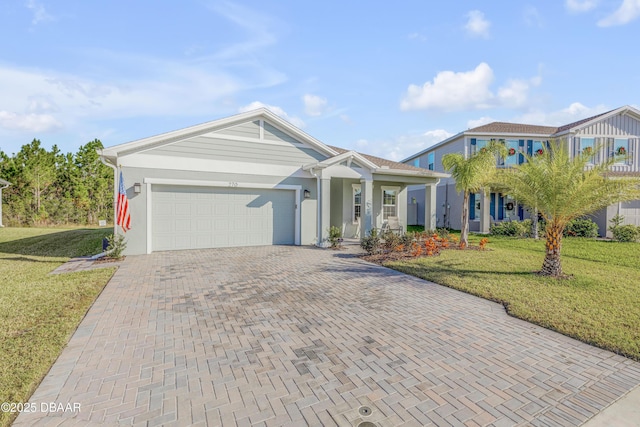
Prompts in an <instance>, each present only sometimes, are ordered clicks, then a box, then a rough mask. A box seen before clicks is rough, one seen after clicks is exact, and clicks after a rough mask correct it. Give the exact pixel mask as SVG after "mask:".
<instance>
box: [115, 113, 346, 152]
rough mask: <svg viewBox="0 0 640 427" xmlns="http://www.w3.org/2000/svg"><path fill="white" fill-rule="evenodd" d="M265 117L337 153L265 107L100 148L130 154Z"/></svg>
mask: <svg viewBox="0 0 640 427" xmlns="http://www.w3.org/2000/svg"><path fill="white" fill-rule="evenodd" d="M264 118H266V119H267V120H268V121H269V122H270V123H271V124H272V125H274V126H275V127H276V128H279V129H280V130H282V131H283V132H285V133H287V134H289V135H291V136H294V137H295V139H299V140H300V141H301V142H304V143H307V144H309V145H310V146H312V147H313V148H314V149H317V150H319V151H320V152H322V153H323V154H326V155H329V156H334V155H336V154H338V153H337V152H336V151H335V150H334V149H332V148H330V147H329V146H327V145H325V144H323V143H322V142H320V141H319V140H317V139H315V138H314V137H312V136H311V135H308V134H307V133H305V132H304V131H302V130H301V129H298V128H297V127H296V126H294V125H293V124H291V123H289V122H287V121H286V120H284V119H283V118H281V117H279V116H278V115H276V114H275V113H272V112H271V111H269V110H268V109H266V108H259V109H256V110H251V111H247V112H245V113H240V114H236V115H233V116H230V117H225V118H221V119H218V120H213V121H210V122H206V123H202V124H199V125H195V126H191V127H187V128H183V129H179V130H175V131H171V132H166V133H163V134H160V135H155V136H151V137H148V138H143V139H139V140H136V141H131V142H125V143H123V144H119V145H114V146H112V147H108V148H105V149H103V150H102V155H104V156H111V157H117V156H118V155H121V154H130V153H134V152H137V151H140V150H143V149H144V148H145V147H147V146H158V145H163V144H165V143H166V144H169V143H171V142H175V141H178V140H182V139H187V138H191V137H194V136H198V135H202V134H206V133H210V132H215V131H217V130H221V129H224V128H227V127H231V126H234V125H237V124H240V123H242V122H245V121H248V120H253V119H264Z"/></svg>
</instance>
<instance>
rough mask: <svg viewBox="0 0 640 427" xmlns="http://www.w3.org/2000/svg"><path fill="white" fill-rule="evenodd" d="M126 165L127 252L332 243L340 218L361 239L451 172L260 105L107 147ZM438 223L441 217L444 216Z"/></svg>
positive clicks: (430, 202) (430, 192)
mask: <svg viewBox="0 0 640 427" xmlns="http://www.w3.org/2000/svg"><path fill="white" fill-rule="evenodd" d="M99 154H100V156H101V158H102V160H103V162H104V163H106V164H108V165H110V166H111V167H113V168H114V184H115V185H114V187H115V189H114V193H115V194H114V200H115V199H116V198H117V193H118V176H119V175H120V172H122V176H123V178H124V179H123V180H124V182H125V184H126V194H127V197H128V200H129V206H130V213H131V230H129V231H128V232H126V241H127V248H126V251H125V253H126V254H144V253H151V252H155V251H164V250H176V249H196V248H217V247H231V246H257V245H276V244H287V245H309V244H315V245H320V246H325V245H326V244H327V238H328V232H329V227H330V226H337V227H339V228H340V229H341V231H342V233H343V236H344V237H347V238H354V237H355V238H357V237H359V236H364V235H366V234H367V233H368V232H369V230H371V229H372V228H379V227H381V226H382V225H383V223H384V222H385V221H387V219H388V218H389V217H397V218H398V221H399V223H400V224H401V225H402V226H404V227H406V225H407V208H408V206H407V187H408V186H409V185H419V186H420V188H422V192H423V199H424V200H427V203H426V204H425V205H423V206H424V207H423V209H424V210H425V212H422V217H426V218H427V219H428V220H427V222H429V221H432V220H433V221H435V208H436V206H435V187H436V185H437V184H438V181H439V180H440V179H441V178H445V177H447V176H448V175H447V174H444V173H439V172H434V171H429V170H425V169H422V168H417V167H414V166H411V165H406V164H403V163H398V162H392V161H389V160H385V159H381V158H378V157H373V156H368V155H365V154H361V153H358V152H355V151H350V150H344V149H340V148H338V147H334V146H330V145H326V144H324V143H322V142H320V141H318V140H317V139H315V138H313V137H312V136H310V135H308V134H306V133H305V132H303V131H302V130H300V129H298V128H297V127H295V126H293V125H292V124H291V123H289V122H288V121H286V120H284V119H282V118H280V117H279V116H277V115H276V114H274V113H272V112H271V111H269V110H267V109H258V110H254V111H249V112H246V113H242V114H238V115H234V116H231V117H227V118H223V119H220V120H215V121H211V122H208V123H204V124H200V125H196V126H192V127H189V128H186V129H181V130H177V131H173V132H169V133H165V134H161V135H157V136H152V137H149V138H144V139H141V140H138V141H133V142H128V143H125V144H121V145H116V146H113V147H108V148H105V149H103V150H101V151H100V153H99ZM434 224H435V222H434Z"/></svg>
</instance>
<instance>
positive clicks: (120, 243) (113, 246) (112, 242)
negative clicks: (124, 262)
mask: <svg viewBox="0 0 640 427" xmlns="http://www.w3.org/2000/svg"><path fill="white" fill-rule="evenodd" d="M107 240H108V241H109V245H108V246H107V252H109V257H111V258H115V259H118V258H122V252H124V250H125V249H126V248H127V242H125V240H124V236H123V235H122V234H112V235H110V236H109V237H107Z"/></svg>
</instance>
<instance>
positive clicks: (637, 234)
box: [611, 224, 640, 242]
mask: <svg viewBox="0 0 640 427" xmlns="http://www.w3.org/2000/svg"><path fill="white" fill-rule="evenodd" d="M611 232H612V233H613V238H614V240H617V241H618V242H635V241H637V240H638V239H640V227H636V226H635V225H633V224H627V225H618V226H616V227H614V228H612V229H611Z"/></svg>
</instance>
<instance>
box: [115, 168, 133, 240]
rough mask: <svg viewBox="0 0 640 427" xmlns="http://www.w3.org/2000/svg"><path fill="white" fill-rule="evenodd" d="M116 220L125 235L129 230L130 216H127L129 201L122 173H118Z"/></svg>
mask: <svg viewBox="0 0 640 427" xmlns="http://www.w3.org/2000/svg"><path fill="white" fill-rule="evenodd" d="M117 212H118V220H117V221H116V224H118V225H119V226H121V227H122V230H123V231H124V232H125V233H126V232H127V230H131V215H130V214H129V199H127V192H126V190H125V188H124V179H123V178H122V171H120V185H119V186H118V205H117Z"/></svg>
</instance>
